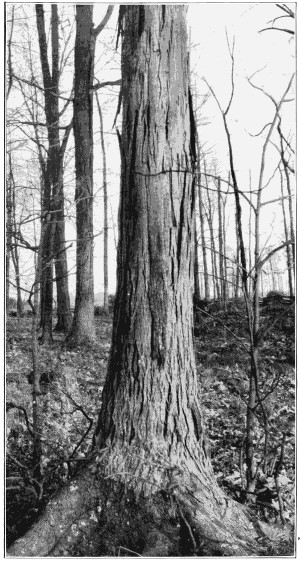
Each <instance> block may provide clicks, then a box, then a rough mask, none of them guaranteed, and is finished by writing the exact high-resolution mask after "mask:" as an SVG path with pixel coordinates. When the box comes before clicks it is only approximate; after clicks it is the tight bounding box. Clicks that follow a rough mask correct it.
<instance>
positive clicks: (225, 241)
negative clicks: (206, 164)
mask: <svg viewBox="0 0 300 562" xmlns="http://www.w3.org/2000/svg"><path fill="white" fill-rule="evenodd" d="M228 182H230V174H228ZM228 191H229V183H228ZM227 196H228V194H227V193H226V195H225V196H224V199H223V208H222V212H223V253H224V256H223V260H224V299H225V304H226V303H227V301H228V297H229V283H228V271H227V269H228V268H227V255H226V252H227V236H226V228H227V226H228V225H227V226H226V203H227Z"/></svg>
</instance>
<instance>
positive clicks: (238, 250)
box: [234, 220, 241, 298]
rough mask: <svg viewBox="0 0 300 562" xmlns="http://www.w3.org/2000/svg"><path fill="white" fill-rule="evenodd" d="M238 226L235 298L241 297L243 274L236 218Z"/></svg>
mask: <svg viewBox="0 0 300 562" xmlns="http://www.w3.org/2000/svg"><path fill="white" fill-rule="evenodd" d="M235 225H236V228H235V232H236V258H235V259H236V275H235V294H234V296H235V298H238V297H239V290H240V278H241V274H240V239H239V234H238V225H237V220H236V223H235Z"/></svg>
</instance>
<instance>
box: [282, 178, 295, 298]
mask: <svg viewBox="0 0 300 562" xmlns="http://www.w3.org/2000/svg"><path fill="white" fill-rule="evenodd" d="M279 171H280V180H281V184H280V185H281V207H282V215H283V226H284V236H285V240H286V242H287V241H288V240H289V239H290V238H289V231H288V225H287V218H286V212H285V205H284V193H283V177H282V170H281V169H280V168H279ZM286 262H287V272H288V285H289V294H290V297H292V296H293V295H294V290H293V275H292V267H293V265H292V259H291V250H290V246H287V247H286Z"/></svg>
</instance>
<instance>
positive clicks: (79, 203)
mask: <svg viewBox="0 0 300 562" xmlns="http://www.w3.org/2000/svg"><path fill="white" fill-rule="evenodd" d="M94 45H95V38H94V35H93V6H89V5H85V6H80V5H77V6H76V38H75V81H74V116H73V120H74V138H75V169H76V194H75V200H76V232H77V248H76V299H75V311H74V317H73V324H72V327H71V331H70V334H69V336H68V341H69V344H72V345H73V344H75V345H76V344H79V343H84V342H91V341H93V339H94V338H95V326H94V272H93V253H94V248H93V245H94V239H93V92H92V86H93V73H94Z"/></svg>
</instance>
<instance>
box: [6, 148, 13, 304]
mask: <svg viewBox="0 0 300 562" xmlns="http://www.w3.org/2000/svg"><path fill="white" fill-rule="evenodd" d="M8 163H9V172H8V177H7V180H6V255H5V276H6V283H5V285H6V287H5V289H6V312H7V313H8V311H9V299H10V261H11V251H12V226H13V223H12V216H13V209H12V205H13V201H12V180H11V171H12V168H11V167H12V162H11V154H10V153H9V154H8Z"/></svg>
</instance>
